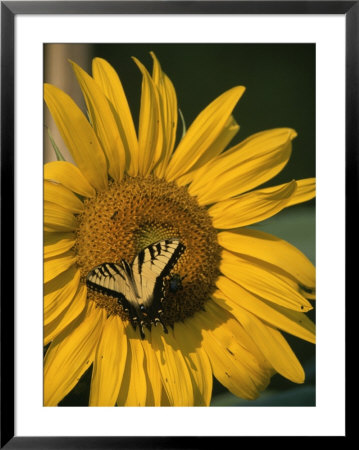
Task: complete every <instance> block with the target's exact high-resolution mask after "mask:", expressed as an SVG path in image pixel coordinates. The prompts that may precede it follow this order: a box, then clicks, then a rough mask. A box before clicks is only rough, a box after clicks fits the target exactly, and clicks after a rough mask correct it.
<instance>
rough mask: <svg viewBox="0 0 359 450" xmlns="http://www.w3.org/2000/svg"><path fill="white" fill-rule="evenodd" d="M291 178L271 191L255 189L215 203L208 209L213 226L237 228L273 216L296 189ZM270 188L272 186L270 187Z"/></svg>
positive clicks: (286, 202)
mask: <svg viewBox="0 0 359 450" xmlns="http://www.w3.org/2000/svg"><path fill="white" fill-rule="evenodd" d="M296 187H297V185H296V182H295V181H294V180H293V181H291V182H290V183H287V184H285V185H283V187H280V188H278V187H275V188H273V191H271V192H269V193H268V192H266V189H261V190H259V189H258V190H256V191H253V192H249V193H248V194H243V195H241V196H240V197H237V198H235V199H231V200H224V201H223V202H219V203H216V204H215V205H213V206H211V207H210V208H209V210H208V213H209V215H210V216H211V217H212V219H213V226H214V227H216V228H220V229H228V228H239V227H244V226H246V225H251V224H252V223H256V222H260V221H262V220H265V219H268V218H269V217H272V216H274V215H275V214H277V213H278V212H279V211H281V210H282V209H283V208H285V206H286V205H287V204H288V202H289V201H290V199H291V197H292V195H293V194H294V193H295V190H296ZM271 189H272V188H271Z"/></svg>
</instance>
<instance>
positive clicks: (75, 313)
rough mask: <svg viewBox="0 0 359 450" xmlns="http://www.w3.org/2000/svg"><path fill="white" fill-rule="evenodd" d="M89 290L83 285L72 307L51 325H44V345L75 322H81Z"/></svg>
mask: <svg viewBox="0 0 359 450" xmlns="http://www.w3.org/2000/svg"><path fill="white" fill-rule="evenodd" d="M86 298H87V289H86V286H84V285H82V286H80V287H79V289H78V291H77V293H76V295H75V297H74V298H73V300H72V301H71V303H70V305H69V306H68V307H67V308H66V309H65V310H64V311H62V313H61V314H59V315H58V316H57V317H56V319H54V320H53V321H52V322H50V323H49V324H47V325H46V324H44V345H47V344H49V343H50V342H51V341H53V340H54V339H55V338H56V336H58V335H59V334H60V333H62V331H63V330H64V329H65V328H66V327H67V326H69V325H70V324H71V323H73V322H74V321H75V320H81V317H80V316H82V315H83V316H84V313H85V307H86Z"/></svg>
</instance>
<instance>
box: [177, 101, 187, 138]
mask: <svg viewBox="0 0 359 450" xmlns="http://www.w3.org/2000/svg"><path fill="white" fill-rule="evenodd" d="M178 112H179V115H180V118H181V122H182V136H181V140H182V139H183V138H184V135H185V134H186V131H187V128H186V122H185V120H184V117H183V114H182V111H181V110H180V109H179V108H178Z"/></svg>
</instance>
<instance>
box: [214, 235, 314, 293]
mask: <svg viewBox="0 0 359 450" xmlns="http://www.w3.org/2000/svg"><path fill="white" fill-rule="evenodd" d="M218 243H219V244H220V245H221V246H222V247H224V248H226V249H227V250H230V251H232V252H236V253H240V254H241V255H244V256H250V257H253V258H256V259H259V260H262V261H266V262H267V263H270V264H273V265H275V266H277V267H279V268H280V269H282V270H284V271H286V272H288V273H289V274H290V275H292V276H293V277H294V278H295V279H296V280H298V282H299V283H301V284H302V285H304V286H307V287H308V288H311V289H312V288H314V287H315V267H314V266H313V264H312V263H311V262H310V261H309V259H308V258H307V257H306V256H305V255H304V254H303V253H302V252H301V251H299V250H298V249H297V248H296V247H294V246H293V245H291V244H289V242H286V241H284V240H283V239H279V238H277V237H276V236H273V235H271V234H268V233H264V232H262V231H256V230H250V229H240V230H236V231H233V232H229V231H223V232H222V233H219V234H218Z"/></svg>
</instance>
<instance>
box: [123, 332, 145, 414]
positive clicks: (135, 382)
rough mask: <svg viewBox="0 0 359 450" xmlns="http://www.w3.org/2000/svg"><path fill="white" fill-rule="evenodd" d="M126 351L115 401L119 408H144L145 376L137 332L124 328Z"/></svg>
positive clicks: (143, 358) (143, 357) (142, 353)
mask: <svg viewBox="0 0 359 450" xmlns="http://www.w3.org/2000/svg"><path fill="white" fill-rule="evenodd" d="M126 335H127V338H128V350H127V361H126V367H125V371H124V374H123V381H122V384H121V388H120V392H119V395H118V399H117V404H118V405H119V406H146V397H147V376H146V372H145V356H144V351H143V347H142V344H141V340H140V336H139V332H138V330H137V331H134V330H133V328H132V326H131V325H127V326H126Z"/></svg>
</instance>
